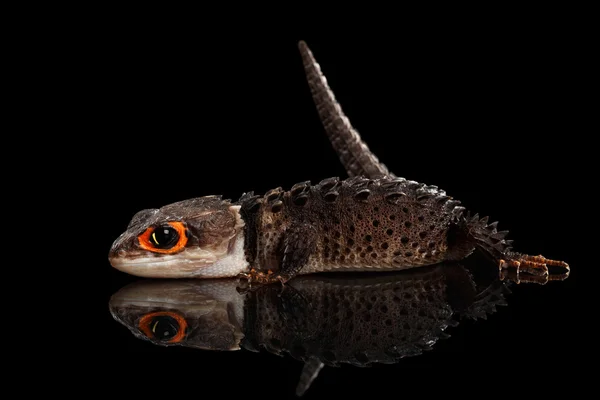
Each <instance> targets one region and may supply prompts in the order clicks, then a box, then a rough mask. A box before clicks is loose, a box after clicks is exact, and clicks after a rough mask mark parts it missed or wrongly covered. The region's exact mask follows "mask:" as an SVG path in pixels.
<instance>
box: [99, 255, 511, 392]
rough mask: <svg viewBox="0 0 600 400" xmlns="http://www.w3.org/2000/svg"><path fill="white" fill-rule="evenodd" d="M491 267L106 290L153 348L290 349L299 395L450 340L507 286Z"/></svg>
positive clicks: (118, 312)
mask: <svg viewBox="0 0 600 400" xmlns="http://www.w3.org/2000/svg"><path fill="white" fill-rule="evenodd" d="M487 267H488V268H485V270H486V274H485V275H486V276H483V274H475V275H473V274H472V273H471V270H470V269H468V268H470V267H469V266H468V264H467V263H465V264H457V263H442V264H440V265H437V266H431V267H425V268H417V269H413V270H410V271H402V272H396V273H383V274H381V273H371V274H368V273H367V274H365V273H361V274H335V275H334V276H331V275H330V276H324V275H313V276H303V277H299V278H297V279H294V280H293V281H290V282H289V283H288V284H287V285H285V286H284V287H280V286H279V285H264V286H260V287H258V288H256V290H252V291H244V292H243V293H239V291H238V284H239V282H238V280H237V279H208V280H194V279H191V280H141V281H139V282H137V283H135V284H132V285H129V286H127V287H125V288H123V289H121V290H120V291H119V292H118V293H116V294H115V295H114V296H112V299H111V301H110V310H111V312H112V314H113V316H114V318H115V319H116V320H117V321H119V322H121V323H122V324H123V325H125V326H126V327H127V328H129V329H130V330H131V332H132V333H133V334H134V335H135V336H136V337H138V338H140V339H143V340H147V341H150V342H152V343H154V344H157V345H163V346H183V347H190V348H198V349H204V350H221V351H231V350H240V349H245V350H248V351H260V350H261V349H262V350H266V351H268V352H271V353H274V354H289V355H290V356H291V357H293V358H295V359H297V360H299V361H301V362H304V363H305V367H304V370H303V372H302V376H301V378H300V383H299V385H298V394H299V395H301V394H302V393H304V392H305V391H306V390H307V389H308V388H309V386H310V385H311V383H312V382H313V380H314V379H315V378H316V377H317V375H318V373H319V371H320V370H321V368H322V367H323V366H324V365H327V366H334V367H335V366H340V365H342V364H350V365H355V366H368V365H372V364H375V363H383V364H393V363H397V362H399V361H400V359H402V358H404V357H409V356H417V355H419V354H422V353H423V352H424V351H427V350H430V349H432V348H433V347H434V345H435V344H436V342H437V341H438V339H440V338H448V337H449V336H448V333H446V331H447V328H448V327H449V326H455V325H456V324H457V323H458V321H459V320H460V318H461V317H467V318H480V317H485V316H486V315H488V314H490V313H493V312H494V310H495V307H496V306H497V305H501V304H505V301H504V295H505V293H507V292H508V291H507V288H506V286H507V284H506V283H505V282H502V281H500V280H499V278H498V274H497V273H494V271H490V268H489V265H488V266H487ZM487 275H490V278H491V280H487ZM494 275H495V278H493V276H494ZM450 333H452V332H451V331H450Z"/></svg>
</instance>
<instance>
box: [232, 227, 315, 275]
mask: <svg viewBox="0 0 600 400" xmlns="http://www.w3.org/2000/svg"><path fill="white" fill-rule="evenodd" d="M283 240H284V243H283V254H282V255H281V257H282V260H281V268H280V269H279V271H277V272H273V271H271V270H269V271H267V272H266V273H265V272H261V271H258V270H256V269H251V270H250V272H249V273H244V274H240V278H241V279H245V280H246V281H247V282H248V284H249V285H250V286H252V285H254V284H258V285H265V284H270V283H276V282H279V283H281V284H282V285H283V284H285V283H286V282H287V281H289V280H290V279H292V278H293V277H294V276H296V275H297V274H298V272H300V270H302V268H303V267H304V266H305V265H306V263H307V262H308V259H309V258H310V256H311V254H313V252H314V251H315V249H316V242H317V240H316V231H315V229H314V227H312V226H311V225H310V224H298V225H295V226H292V227H291V228H289V229H288V230H287V231H286V232H285V235H284V239H283Z"/></svg>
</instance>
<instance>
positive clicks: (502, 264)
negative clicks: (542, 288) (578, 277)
mask: <svg viewBox="0 0 600 400" xmlns="http://www.w3.org/2000/svg"><path fill="white" fill-rule="evenodd" d="M506 255H507V257H506V258H507V259H500V260H499V268H500V271H501V272H502V271H504V270H507V269H514V270H515V271H516V274H517V277H519V274H520V273H521V272H525V273H528V274H531V275H534V276H536V277H543V278H542V279H541V280H542V281H544V283H545V282H548V281H550V280H564V279H566V278H567V277H568V276H569V272H570V268H569V264H567V263H566V262H564V261H556V260H550V259H548V258H545V257H544V256H542V255H539V256H530V255H528V254H521V253H515V252H507V254H506ZM548 266H550V267H560V268H562V269H564V270H566V272H565V273H563V274H555V275H550V273H549V270H548ZM518 280H524V279H522V278H521V279H518ZM533 281H535V282H537V283H540V279H533Z"/></svg>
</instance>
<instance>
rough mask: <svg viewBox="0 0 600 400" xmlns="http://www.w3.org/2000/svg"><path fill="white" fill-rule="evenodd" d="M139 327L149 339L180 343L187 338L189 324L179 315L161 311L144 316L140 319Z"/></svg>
mask: <svg viewBox="0 0 600 400" xmlns="http://www.w3.org/2000/svg"><path fill="white" fill-rule="evenodd" d="M139 327H140V330H141V331H142V332H143V333H144V335H146V337H148V338H149V339H157V340H160V341H161V342H166V343H179V342H181V341H182V340H183V339H184V338H185V332H186V329H187V322H185V319H184V318H183V317H182V316H181V315H179V314H176V313H174V312H169V311H160V312H154V313H150V314H146V315H144V316H143V317H142V319H140V324H139Z"/></svg>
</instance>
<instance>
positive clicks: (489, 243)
mask: <svg viewBox="0 0 600 400" xmlns="http://www.w3.org/2000/svg"><path fill="white" fill-rule="evenodd" d="M300 53H301V55H302V59H303V62H304V67H305V70H306V73H307V78H308V83H309V87H310V89H311V93H312V95H313V98H314V101H315V103H316V106H317V110H318V112H319V115H320V118H321V120H322V122H323V125H324V127H325V130H326V132H327V134H328V135H329V138H330V140H331V142H332V144H333V147H334V148H335V150H336V152H337V153H338V155H339V157H340V160H341V161H342V163H343V164H344V166H345V168H346V170H347V172H348V174H349V175H350V178H349V179H347V180H340V179H338V178H330V179H326V180H324V181H322V182H321V183H319V184H317V185H315V186H312V185H311V184H310V183H309V182H306V183H300V184H297V185H295V186H294V187H292V188H291V190H289V191H284V190H282V189H281V188H277V189H274V190H271V191H269V192H268V193H266V194H265V195H264V196H254V195H253V194H252V193H250V194H245V195H244V196H242V198H241V199H240V200H239V201H237V202H235V203H232V202H230V201H228V200H222V199H221V198H220V197H217V196H209V197H201V198H196V199H191V200H186V201H183V202H179V203H175V204H171V205H168V206H166V207H163V208H161V209H159V210H158V209H155V210H144V211H141V212H139V213H138V214H136V216H134V218H133V220H132V221H131V223H130V225H129V227H128V229H127V231H126V232H125V233H124V234H123V235H121V237H120V238H119V239H117V240H116V241H115V243H114V245H113V248H112V249H111V252H110V261H111V263H112V265H113V266H114V267H116V268H118V269H120V270H122V271H125V272H128V273H131V274H133V275H138V276H144V277H166V278H169V277H175V278H181V277H196V278H212V277H228V276H236V275H238V274H241V275H243V276H245V277H247V278H248V279H249V280H250V281H252V282H264V283H268V282H277V281H281V282H286V281H288V280H289V279H290V278H292V277H293V276H295V275H297V274H305V273H312V272H321V271H391V270H401V269H407V268H413V267H418V266H423V265H430V264H435V263H439V262H442V261H446V260H460V259H463V258H465V257H466V256H468V255H469V254H471V253H472V252H473V251H474V250H479V251H481V252H482V253H483V254H485V255H487V256H489V257H490V258H491V259H493V260H494V261H495V262H496V263H497V264H498V266H499V267H500V268H501V269H503V268H508V267H514V268H516V269H517V270H522V271H526V272H529V273H531V274H534V275H547V274H548V268H547V266H548V265H552V266H559V267H563V268H565V269H567V270H568V268H569V267H568V265H567V264H566V263H564V262H562V261H552V260H548V259H546V258H544V257H542V256H529V255H524V254H520V253H515V252H513V251H511V248H510V241H507V240H504V238H505V236H506V233H507V232H498V231H497V229H496V224H495V223H493V224H488V223H487V222H488V220H487V218H483V219H479V217H478V216H477V215H475V216H474V217H471V216H469V215H468V214H466V213H464V207H461V206H460V205H459V204H460V203H459V202H458V201H456V200H453V199H452V198H451V197H449V196H447V195H446V193H445V192H444V191H443V190H440V189H438V188H437V187H435V186H427V185H424V184H421V183H417V182H413V181H410V180H406V179H404V178H398V177H396V176H395V175H393V174H392V173H390V172H389V171H388V170H387V168H386V167H385V165H383V164H381V163H380V162H379V160H378V159H377V157H376V156H375V155H373V154H372V153H371V151H370V150H369V148H368V147H367V145H366V144H365V143H364V142H363V141H362V140H361V139H360V136H359V135H358V132H357V131H356V130H355V129H353V127H352V126H351V124H350V122H349V121H348V119H347V118H346V116H345V115H344V114H343V112H342V110H341V108H340V106H339V105H338V103H337V102H336V100H335V98H334V95H333V93H332V92H331V90H330V89H329V87H328V85H327V81H326V79H325V77H324V76H323V75H322V73H321V70H320V67H319V65H318V64H317V63H316V61H315V59H314V58H313V56H312V53H311V52H310V50H309V49H308V47H307V46H306V45H305V44H304V42H301V43H300Z"/></svg>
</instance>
